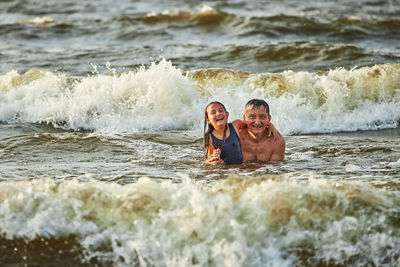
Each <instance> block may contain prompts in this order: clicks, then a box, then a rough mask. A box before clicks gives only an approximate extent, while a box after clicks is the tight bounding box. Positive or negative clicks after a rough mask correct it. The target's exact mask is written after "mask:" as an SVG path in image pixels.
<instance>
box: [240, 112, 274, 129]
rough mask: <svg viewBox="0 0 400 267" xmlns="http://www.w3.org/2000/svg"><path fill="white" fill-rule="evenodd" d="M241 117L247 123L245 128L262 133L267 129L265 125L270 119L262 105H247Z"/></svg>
mask: <svg viewBox="0 0 400 267" xmlns="http://www.w3.org/2000/svg"><path fill="white" fill-rule="evenodd" d="M243 119H244V121H245V122H246V124H247V128H248V130H249V131H250V132H252V133H254V134H262V133H263V132H264V131H266V129H267V125H268V123H269V121H270V120H271V116H270V115H269V114H268V112H267V110H266V109H265V107H264V106H260V107H255V108H253V107H249V108H247V109H246V113H245V114H244V115H243Z"/></svg>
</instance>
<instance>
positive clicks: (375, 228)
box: [0, 177, 400, 266]
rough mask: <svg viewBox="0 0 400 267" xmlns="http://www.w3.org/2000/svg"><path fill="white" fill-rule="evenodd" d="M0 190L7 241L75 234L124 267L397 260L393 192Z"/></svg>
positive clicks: (268, 183) (237, 187) (259, 187)
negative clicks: (128, 266)
mask: <svg viewBox="0 0 400 267" xmlns="http://www.w3.org/2000/svg"><path fill="white" fill-rule="evenodd" d="M0 193H1V194H0V232H1V233H2V234H3V235H5V237H6V238H7V239H13V238H24V239H26V240H31V239H34V238H40V237H47V238H60V237H66V236H69V235H71V234H72V235H74V236H76V237H77V238H78V242H79V243H80V244H81V245H82V247H83V249H84V254H85V255H86V256H87V258H88V259H90V258H93V257H97V259H100V260H106V261H108V262H109V261H112V262H114V263H115V264H116V265H122V266H125V265H126V264H134V263H142V264H144V263H147V264H150V265H157V266H188V265H189V266H191V265H196V266H261V265H268V266H293V264H295V263H296V262H298V260H299V259H298V258H297V257H298V256H299V254H301V253H310V252H312V253H311V254H310V255H309V257H310V260H312V261H321V262H325V263H327V262H331V263H332V262H333V263H336V264H346V262H347V263H348V262H349V261H348V260H349V259H350V258H352V257H353V258H352V263H357V264H358V265H365V264H367V263H371V262H374V263H375V264H377V265H379V263H383V262H386V263H388V262H391V260H392V262H393V260H395V257H396V255H397V257H399V254H398V250H397V248H398V247H399V245H400V237H399V236H398V233H397V234H396V232H394V230H395V227H396V226H395V225H394V224H393V222H394V221H393V220H395V219H396V216H397V215H396V214H398V212H399V210H398V207H399V205H398V204H399V201H400V199H399V196H398V195H397V196H396V195H395V194H390V193H386V192H383V191H382V192H378V191H375V190H373V189H372V188H369V187H367V186H365V185H362V184H357V183H340V184H339V185H336V184H335V183H332V184H331V183H329V182H326V181H322V180H310V181H309V182H308V183H297V182H293V181H289V180H284V179H282V178H279V177H275V178H273V177H265V178H254V179H249V178H248V177H247V178H240V177H231V178H229V179H228V180H225V181H222V182H220V183H216V184H215V185H214V186H212V187H206V188H204V187H202V186H200V185H197V184H194V183H191V181H190V179H189V178H185V179H184V182H183V183H181V184H177V183H171V182H162V183H156V182H154V181H151V180H150V179H147V178H141V179H140V180H139V181H138V182H137V183H135V184H130V185H125V186H120V185H117V184H113V183H111V184H110V183H107V184H106V183H100V182H85V183H80V182H78V181H64V182H62V183H59V184H57V183H55V182H54V181H51V180H36V181H21V182H2V183H1V187H0ZM50 218H51V219H50ZM388 237H390V238H388ZM396 253H397V254H396ZM390 255H392V256H393V257H394V258H392V259H391V258H390ZM300 258H301V256H300ZM124 264H125V265H124Z"/></svg>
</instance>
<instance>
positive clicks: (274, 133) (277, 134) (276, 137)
mask: <svg viewBox="0 0 400 267" xmlns="http://www.w3.org/2000/svg"><path fill="white" fill-rule="evenodd" d="M267 133H268V136H272V137H273V138H274V140H275V141H278V140H279V139H280V138H281V137H282V135H281V133H280V132H279V131H278V130H277V129H276V128H275V126H274V125H273V124H272V122H269V123H268V128H267Z"/></svg>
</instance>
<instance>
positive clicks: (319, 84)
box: [0, 60, 400, 134]
mask: <svg viewBox="0 0 400 267" xmlns="http://www.w3.org/2000/svg"><path fill="white" fill-rule="evenodd" d="M397 68H398V66H397V65H380V66H375V67H371V68H362V69H357V70H344V69H338V70H332V71H330V72H327V73H324V74H314V73H308V72H297V73H295V72H291V71H288V72H283V73H281V74H268V73H265V74H248V75H247V76H246V77H245V78H242V77H241V74H239V73H235V72H232V71H226V73H223V75H222V76H221V78H219V79H220V80H217V79H214V80H212V79H209V78H205V80H206V81H205V83H204V80H203V81H198V80H196V79H193V78H192V77H190V75H189V76H187V75H185V74H184V73H183V72H182V71H181V70H180V69H178V68H176V67H174V66H173V65H172V64H171V62H168V61H165V60H162V61H161V62H159V63H153V64H152V65H151V66H150V67H148V68H144V67H143V68H140V69H138V70H136V71H132V72H128V73H123V74H110V75H96V76H90V77H86V78H83V79H80V80H76V81H75V82H71V79H70V78H68V77H65V76H63V75H58V76H57V75H55V74H53V73H50V72H43V71H37V70H31V71H29V72H27V73H25V74H19V73H18V72H16V71H10V72H9V73H7V74H5V75H2V76H0V89H2V90H0V120H2V121H15V120H17V121H22V122H45V123H50V124H53V125H55V126H62V127H65V128H71V129H75V130H77V129H80V128H85V129H92V130H95V131H98V132H108V133H110V132H111V133H112V132H137V131H143V130H167V129H192V130H200V129H201V128H202V124H203V120H204V117H203V116H204V114H203V112H204V111H203V110H204V107H205V105H206V104H207V103H208V102H210V101H212V100H218V101H221V102H222V103H224V104H225V106H226V107H227V109H228V111H229V112H230V118H229V119H230V120H234V119H240V118H242V115H243V109H244V105H245V104H246V102H247V101H248V100H249V99H251V98H262V99H266V100H267V102H268V103H269V104H270V108H271V114H272V122H273V123H274V124H275V125H276V127H277V128H278V129H279V130H280V131H281V132H282V133H284V134H293V133H326V132H338V131H356V130H375V129H382V128H394V127H397V126H398V121H399V120H400V104H399V103H400V89H399V81H400V74H399V73H398V71H396V70H397ZM109 69H110V70H112V68H111V67H109ZM222 72H223V71H222ZM229 75H230V76H229ZM201 82H203V84H200V83H201Z"/></svg>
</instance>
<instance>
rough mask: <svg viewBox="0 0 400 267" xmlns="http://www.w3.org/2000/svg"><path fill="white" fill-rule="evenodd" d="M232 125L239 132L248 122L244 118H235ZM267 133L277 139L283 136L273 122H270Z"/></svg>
mask: <svg viewBox="0 0 400 267" xmlns="http://www.w3.org/2000/svg"><path fill="white" fill-rule="evenodd" d="M232 125H233V127H234V128H235V130H236V132H239V130H240V129H244V128H246V127H247V124H246V122H245V121H242V120H234V121H233V122H232ZM267 134H268V136H272V137H273V138H274V140H275V141H277V140H279V139H280V138H281V137H282V135H281V133H280V132H279V131H278V130H277V129H276V128H275V126H274V125H273V124H272V122H269V123H268V128H267Z"/></svg>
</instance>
